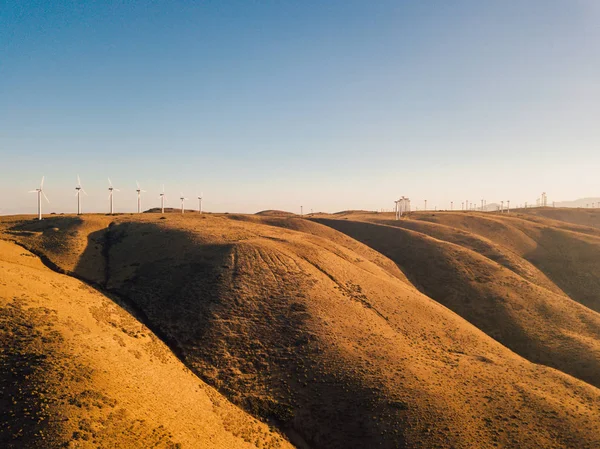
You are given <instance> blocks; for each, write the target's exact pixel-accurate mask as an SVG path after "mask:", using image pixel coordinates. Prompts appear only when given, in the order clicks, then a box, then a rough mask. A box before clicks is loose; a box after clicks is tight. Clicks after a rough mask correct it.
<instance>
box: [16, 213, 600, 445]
mask: <svg viewBox="0 0 600 449" xmlns="http://www.w3.org/2000/svg"><path fill="white" fill-rule="evenodd" d="M23 226H25V225H23ZM54 226H55V227H60V224H59V223H54ZM96 233H97V234H96V235H94V236H91V240H92V241H99V236H100V233H104V234H105V235H104V237H103V241H104V242H105V248H104V249H103V250H102V251H101V252H102V253H103V254H105V256H106V261H105V266H106V267H107V269H106V276H105V278H104V281H103V282H102V285H104V286H105V287H106V288H108V289H109V290H111V291H113V292H115V293H118V294H119V295H120V296H121V297H123V298H128V300H130V301H132V302H134V303H135V304H137V306H138V307H139V308H141V309H142V310H143V311H144V312H145V314H146V315H147V317H148V319H149V320H150V321H151V322H152V326H153V327H158V328H160V329H161V333H162V334H164V336H165V338H167V339H169V340H170V341H174V342H176V344H177V346H178V348H179V350H180V352H181V354H182V356H183V358H184V361H185V363H186V364H187V365H188V366H190V367H191V368H192V369H193V370H194V371H195V372H197V373H199V374H200V375H201V376H202V377H203V378H205V379H207V380H208V381H209V382H210V383H211V384H213V385H215V386H217V387H218V388H219V389H220V390H221V391H222V392H225V393H226V395H227V396H228V397H229V398H230V399H232V400H233V401H234V402H236V403H238V404H241V405H242V406H243V407H245V408H246V409H247V410H250V411H252V412H253V413H255V414H256V415H259V416H262V417H265V418H270V419H272V420H274V422H276V423H277V425H278V426H279V427H280V428H281V429H283V430H284V431H285V432H286V433H287V434H288V435H289V436H290V438H292V439H294V441H296V442H297V443H298V445H299V446H305V447H310V448H348V447H352V448H363V447H383V448H395V447H442V448H450V447H454V448H471V447H482V448H487V447H498V446H501V447H502V446H504V447H524V448H539V447H551V448H552V447H563V448H568V447H582V448H585V447H588V448H593V447H596V446H598V444H600V440H599V436H598V435H599V434H600V410H599V407H600V391H599V390H598V389H596V388H594V387H592V386H590V385H588V384H586V383H584V382H582V381H579V380H577V379H574V378H572V377H570V376H568V375H565V374H563V373H561V372H558V371H556V370H553V369H551V368H547V367H544V366H540V365H534V364H532V363H530V362H527V361H526V360H524V359H523V358H521V357H519V356H518V355H516V354H514V353H513V352H511V351H509V350H507V349H506V348H505V347H503V346H502V345H500V344H499V343H497V342H496V341H494V340H492V339H491V338H489V337H488V336H487V335H485V334H484V333H483V332H481V331H480V330H478V329H476V328H475V327H474V326H472V325H470V324H469V323H468V322H466V321H465V320H464V319H462V318H461V317H459V316H458V315H456V314H455V313H453V312H451V311H450V310H449V309H447V308H445V307H443V306H441V305H440V304H438V303H436V302H435V301H432V300H431V299H429V298H427V297H426V296H424V295H423V294H421V293H420V292H418V291H417V290H416V289H414V288H413V287H412V286H410V285H409V284H407V283H406V282H403V281H402V280H400V279H398V278H397V277H396V276H393V275H392V274H390V273H389V272H388V271H386V270H385V269H384V268H382V267H381V266H379V265H378V264H376V263H374V262H371V261H369V260H367V259H366V258H364V257H361V256H359V255H358V254H357V253H355V252H353V251H352V250H351V249H349V248H348V247H345V246H342V245H339V244H337V243H334V242H332V241H329V240H327V239H326V238H325V237H320V236H317V235H311V234H309V233H305V232H299V231H294V230H290V229H284V228H279V227H274V226H266V225H264V224H260V223H249V222H243V221H234V220H229V219H226V218H222V217H207V218H202V217H198V216H191V215H190V216H183V217H181V216H178V217H175V216H169V217H168V218H167V219H166V220H161V219H160V217H159V216H158V215H146V216H143V217H117V218H115V220H114V224H112V225H111V226H110V227H109V228H107V229H102V230H99V231H96ZM18 238H19V239H21V240H22V241H23V242H24V243H25V244H28V245H30V246H36V247H37V245H38V243H36V241H39V240H40V239H43V234H42V235H32V236H29V237H27V236H24V235H21V236H19V237H18ZM90 251H92V252H97V251H98V248H95V247H92V248H90ZM48 257H49V258H52V257H53V256H52V254H50V253H48ZM80 260H81V261H82V264H83V263H87V262H86V261H90V260H93V258H92V257H89V256H88V255H86V254H85V252H84V254H82V256H81V259H80ZM80 269H81V270H88V272H89V271H92V270H90V269H89V267H84V266H81V267H79V266H77V267H76V268H75V271H76V272H78V271H79V270H80ZM507 271H508V270H507Z"/></svg>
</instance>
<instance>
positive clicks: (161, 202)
mask: <svg viewBox="0 0 600 449" xmlns="http://www.w3.org/2000/svg"><path fill="white" fill-rule="evenodd" d="M162 188H163V189H162V193H161V194H160V213H161V214H164V213H165V198H166V197H165V185H164V184H163V186H162Z"/></svg>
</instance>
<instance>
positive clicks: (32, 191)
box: [27, 190, 37, 193]
mask: <svg viewBox="0 0 600 449" xmlns="http://www.w3.org/2000/svg"><path fill="white" fill-rule="evenodd" d="M27 193H37V190H30V191H29V192H27Z"/></svg>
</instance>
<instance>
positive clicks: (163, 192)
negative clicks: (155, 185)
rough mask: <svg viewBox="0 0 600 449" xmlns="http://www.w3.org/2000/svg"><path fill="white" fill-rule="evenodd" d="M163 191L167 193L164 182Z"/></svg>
mask: <svg viewBox="0 0 600 449" xmlns="http://www.w3.org/2000/svg"><path fill="white" fill-rule="evenodd" d="M163 193H165V185H164V184H163Z"/></svg>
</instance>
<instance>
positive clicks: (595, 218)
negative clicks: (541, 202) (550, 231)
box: [519, 207, 600, 228]
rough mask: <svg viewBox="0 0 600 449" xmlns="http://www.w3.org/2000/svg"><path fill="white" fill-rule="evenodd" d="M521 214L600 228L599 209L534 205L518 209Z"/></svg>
mask: <svg viewBox="0 0 600 449" xmlns="http://www.w3.org/2000/svg"><path fill="white" fill-rule="evenodd" d="M519 212H520V213H522V214H527V215H533V216H538V217H544V218H550V219H553V220H558V221H563V222H565V223H572V224H575V225H580V226H590V227H593V228H600V209H598V208H596V209H584V208H566V207H565V208H562V207H561V208H553V207H536V208H530V209H519Z"/></svg>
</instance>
